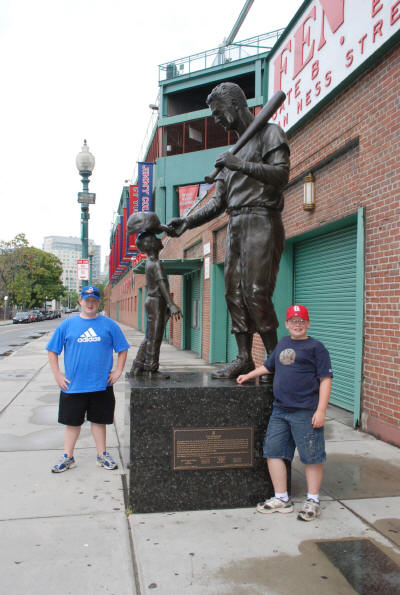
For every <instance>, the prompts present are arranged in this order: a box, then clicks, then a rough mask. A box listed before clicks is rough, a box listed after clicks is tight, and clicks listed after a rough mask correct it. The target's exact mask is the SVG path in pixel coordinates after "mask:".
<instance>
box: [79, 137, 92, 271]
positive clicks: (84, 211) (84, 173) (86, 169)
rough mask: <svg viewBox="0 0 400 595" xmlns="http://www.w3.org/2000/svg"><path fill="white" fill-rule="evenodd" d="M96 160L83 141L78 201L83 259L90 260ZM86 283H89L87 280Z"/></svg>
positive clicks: (80, 154) (80, 157)
mask: <svg viewBox="0 0 400 595" xmlns="http://www.w3.org/2000/svg"><path fill="white" fill-rule="evenodd" d="M94 164H95V159H94V156H93V155H92V154H91V152H90V151H89V147H88V146H87V144H86V139H85V140H84V141H83V146H82V151H81V152H80V153H78V155H77V157H76V167H77V168H78V171H79V173H80V175H81V179H82V190H83V192H80V193H79V194H78V201H79V202H80V203H81V240H82V259H85V260H87V259H88V256H89V254H88V246H89V219H90V215H89V203H90V202H92V203H94V199H95V195H94V194H93V195H92V194H90V193H89V177H90V176H91V175H92V172H93V169H94ZM86 281H89V279H87V280H86Z"/></svg>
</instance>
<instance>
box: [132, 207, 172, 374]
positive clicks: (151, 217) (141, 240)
mask: <svg viewBox="0 0 400 595" xmlns="http://www.w3.org/2000/svg"><path fill="white" fill-rule="evenodd" d="M139 229H140V230H141V232H140V233H138V235H137V238H136V246H137V248H138V250H140V251H141V252H144V253H145V254H146V255H147V258H146V282H147V297H146V301H145V310H146V317H147V328H146V334H145V338H144V339H143V341H142V343H141V344H140V347H139V349H138V352H137V354H136V358H135V359H134V360H133V363H132V368H131V371H130V373H131V374H132V375H134V376H137V375H139V374H146V375H152V374H154V373H156V372H157V371H158V368H159V358H160V347H161V342H162V338H163V334H164V329H165V325H166V323H167V320H168V318H169V316H172V317H173V318H175V319H179V318H181V316H182V312H181V310H180V308H179V307H178V306H177V305H176V304H175V303H174V302H173V301H172V299H171V296H170V294H169V284H168V279H167V275H166V274H165V271H164V268H163V266H162V264H161V262H160V260H159V258H158V255H159V253H160V250H161V249H162V248H163V244H162V242H161V240H160V239H159V238H158V237H157V236H156V233H160V232H161V231H165V226H163V225H161V224H160V221H159V219H158V217H157V215H156V214H155V213H152V212H149V213H144V212H142V213H134V214H133V215H131V216H130V217H129V219H128V234H129V235H131V234H132V233H136V232H137V231H138V230H139Z"/></svg>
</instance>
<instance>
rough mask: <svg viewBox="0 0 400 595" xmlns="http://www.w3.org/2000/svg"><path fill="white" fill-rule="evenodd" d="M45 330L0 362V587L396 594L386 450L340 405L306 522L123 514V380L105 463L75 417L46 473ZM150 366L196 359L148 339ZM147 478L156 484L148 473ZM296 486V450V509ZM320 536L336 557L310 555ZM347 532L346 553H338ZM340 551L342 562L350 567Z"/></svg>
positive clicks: (394, 478) (53, 436)
mask: <svg viewBox="0 0 400 595" xmlns="http://www.w3.org/2000/svg"><path fill="white" fill-rule="evenodd" d="M121 326H122V328H123V330H124V331H125V332H126V335H127V338H128V340H129V342H130V343H131V344H132V345H133V347H132V349H131V353H130V355H129V358H128V366H129V365H130V362H131V361H132V358H133V356H134V353H135V351H136V348H137V346H138V344H139V342H140V340H141V338H142V334H141V333H139V332H138V331H135V330H133V329H129V328H128V327H124V326H123V325H121ZM47 340H48V336H43V337H42V338H40V339H36V340H35V341H33V342H32V343H29V344H27V345H25V346H24V347H22V348H21V349H20V350H19V351H17V352H16V353H15V354H13V355H12V356H10V357H7V358H4V359H2V360H0V380H1V389H2V390H1V393H0V462H1V468H2V484H1V485H2V488H1V490H0V528H1V540H0V571H1V577H2V578H1V586H2V588H1V592H4V593H7V594H8V595H22V594H24V595H25V594H27V593H29V595H31V594H32V595H36V594H39V593H40V594H41V595H47V594H48V595H53V594H54V595H64V594H65V595H66V594H72V595H81V594H82V595H84V594H85V595H89V594H96V595H97V594H98V593H110V594H114V595H125V594H136V593H138V594H141V595H142V594H144V593H147V592H155V593H159V594H165V595H175V594H180V593H182V594H186V593H188V594H194V595H202V594H204V595H205V594H211V595H213V594H216V595H217V594H227V595H228V594H229V595H231V594H233V595H239V594H240V595H242V594H248V593H250V594H253V593H254V594H279V595H286V594H289V593H290V594H292V593H295V594H296V595H299V594H302V593H304V594H306V593H307V594H313V593H318V594H319V593H321V592H324V593H328V594H330V593H332V594H335V595H336V594H338V593H343V594H347V593H357V592H362V593H367V592H372V590H370V591H367V590H365V588H364V587H360V585H362V584H363V583H362V580H364V579H365V580H366V578H368V584H369V585H370V586H371V585H372V586H373V585H374V582H373V581H374V577H375V579H376V580H379V581H380V583H379V584H380V586H381V587H384V589H386V590H383V589H382V588H381V589H379V588H378V589H376V588H375V587H374V588H373V590H375V591H378V592H385V593H392V592H393V593H396V592H399V591H400V520H399V516H400V450H399V449H397V448H396V447H393V446H390V445H388V444H385V443H383V442H380V441H379V440H376V439H375V438H373V437H371V436H368V435H365V434H363V433H361V432H358V431H355V430H353V429H352V427H351V417H350V415H349V414H347V413H346V412H343V411H342V410H340V409H337V408H330V409H329V420H328V422H327V425H326V435H327V452H328V464H327V466H326V472H325V478H324V484H323V487H324V489H323V493H322V515H321V517H320V519H318V520H317V521H315V522H312V523H301V522H299V521H297V520H296V515H295V514H289V515H278V514H276V515H260V514H258V513H256V512H255V511H254V510H253V509H239V510H237V509H235V510H217V511H194V512H192V511H189V512H177V513H167V514H162V513H160V514H148V515H138V514H129V515H126V513H125V504H124V490H123V488H124V477H125V473H126V471H125V468H124V465H123V463H124V460H123V458H122V459H121V455H123V448H122V444H123V442H124V432H126V430H127V424H126V421H127V407H126V404H125V398H124V397H125V389H126V387H125V380H124V379H120V381H119V382H118V384H117V385H116V396H117V406H116V414H115V424H114V426H113V427H110V429H109V431H108V437H109V439H108V445H109V450H110V451H111V453H112V454H113V456H114V457H115V458H116V459H117V460H118V462H119V464H120V468H119V469H118V471H106V470H104V469H102V468H98V467H96V465H95V457H96V453H95V448H94V445H93V440H92V438H91V436H90V429H89V427H88V426H87V425H85V426H84V427H83V429H82V433H81V437H80V439H79V441H78V445H77V449H76V452H75V455H76V460H77V466H76V467H75V468H74V469H71V470H70V471H68V472H66V473H63V474H59V475H56V474H52V473H50V466H51V465H52V464H53V463H54V462H55V461H56V460H57V458H58V455H59V453H60V451H61V450H62V446H63V428H62V427H61V426H59V425H58V424H57V408H58V405H57V404H58V390H57V388H56V386H55V383H54V380H53V378H52V374H51V371H50V368H49V366H48V363H47V353H46V351H45V345H46V342H47ZM161 364H162V366H163V367H165V368H168V369H171V368H172V367H175V368H179V369H196V368H199V367H204V366H205V362H204V361H202V360H200V359H199V358H197V357H196V356H195V355H194V354H192V353H189V352H180V351H177V350H176V349H174V348H173V347H171V346H169V345H163V346H162V350H161ZM125 463H126V461H125ZM154 489H155V490H157V489H159V486H158V485H157V483H156V481H155V485H154ZM304 494H305V480H304V473H303V469H302V466H301V464H300V463H299V461H298V460H297V459H296V460H295V461H294V465H293V496H294V500H295V503H296V509H297V508H298V507H299V505H300V502H301V501H302V499H303V498H304ZM262 496H263V495H262V494H260V499H262ZM321 542H329V544H333V546H334V547H337V548H338V551H339V553H340V552H341V554H340V555H339V562H338V560H337V559H334V558H332V557H331V558H329V557H328V555H327V554H326V552H325V553H324V551H323V549H321V548H322V547H323V544H321ZM355 542H357V543H356V545H357V548H356V550H357V552H358V554H357V555H355V554H354V551H353V550H352V553H351V554H349V553H348V552H349V551H350V550H349V548H350V545H351V544H354V543H355ZM349 543H350V545H349ZM365 543H367V544H369V545H371V547H375V548H377V551H378V554H379V555H380V554H382V555H383V556H384V557H385V561H386V563H387V564H389V566H390V563H393V564H394V571H393V568H392V569H391V571H390V572H389V571H388V572H387V573H386V574H385V572H384V571H382V569H380V570H378V569H374V563H375V562H376V560H377V559H378V558H379V556H377V555H375V556H372V557H373V558H374V559H373V560H371V559H370V560H368V558H367V557H365V556H364V553H363V552H365V551H366V550H365V547H364V545H365ZM340 548H342V550H341V549H340ZM346 548H347V549H346ZM367 549H368V548H367ZM346 552H347V553H346ZM341 560H347V561H348V560H350V562H351V564H350V570H349V569H347V570H346V569H345V568H343V567H341ZM352 568H353V573H352ZM366 572H369V573H370V575H369V576H368V577H366V574H365V573H366ZM371 573H372V574H371ZM354 576H355V577H356V578H354ZM346 577H347V578H346ZM388 577H389V578H388ZM357 581H358V582H357ZM385 581H386V582H385ZM388 581H389V582H388ZM390 581H391V582H390ZM396 581H397V582H396ZM357 585H359V586H358V587H357ZM391 585H392V587H393V589H392V591H390V590H389V589H390V588H391ZM393 585H394V586H393ZM371 588H372V587H371ZM360 589H361V590H360Z"/></svg>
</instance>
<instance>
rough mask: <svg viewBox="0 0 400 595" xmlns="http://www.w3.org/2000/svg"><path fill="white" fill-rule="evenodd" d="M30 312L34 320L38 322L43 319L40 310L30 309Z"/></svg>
mask: <svg viewBox="0 0 400 595" xmlns="http://www.w3.org/2000/svg"><path fill="white" fill-rule="evenodd" d="M31 313H32V314H33V316H34V317H35V322H40V321H41V320H44V316H43V314H42V313H41V311H40V310H32V312H31Z"/></svg>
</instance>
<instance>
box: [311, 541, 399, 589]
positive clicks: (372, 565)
mask: <svg viewBox="0 0 400 595" xmlns="http://www.w3.org/2000/svg"><path fill="white" fill-rule="evenodd" d="M317 545H318V547H319V548H320V549H321V550H322V551H323V552H324V554H325V555H326V556H327V558H328V559H329V560H330V561H331V562H332V564H333V565H334V566H335V567H336V568H337V569H338V570H340V572H341V573H342V574H343V575H344V576H345V578H346V579H347V580H348V582H349V583H350V585H351V586H352V587H353V589H354V590H355V591H356V592H357V593H360V594H362V595H376V594H377V593H380V594H381V595H383V594H384V595H399V593H400V567H399V566H398V565H397V564H396V563H395V562H394V561H393V560H392V559H391V558H389V556H387V555H386V554H384V553H383V552H382V550H380V549H379V548H378V547H376V545H375V544H374V543H372V541H369V540H368V539H354V540H351V541H347V540H342V541H320V542H318V543H317Z"/></svg>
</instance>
